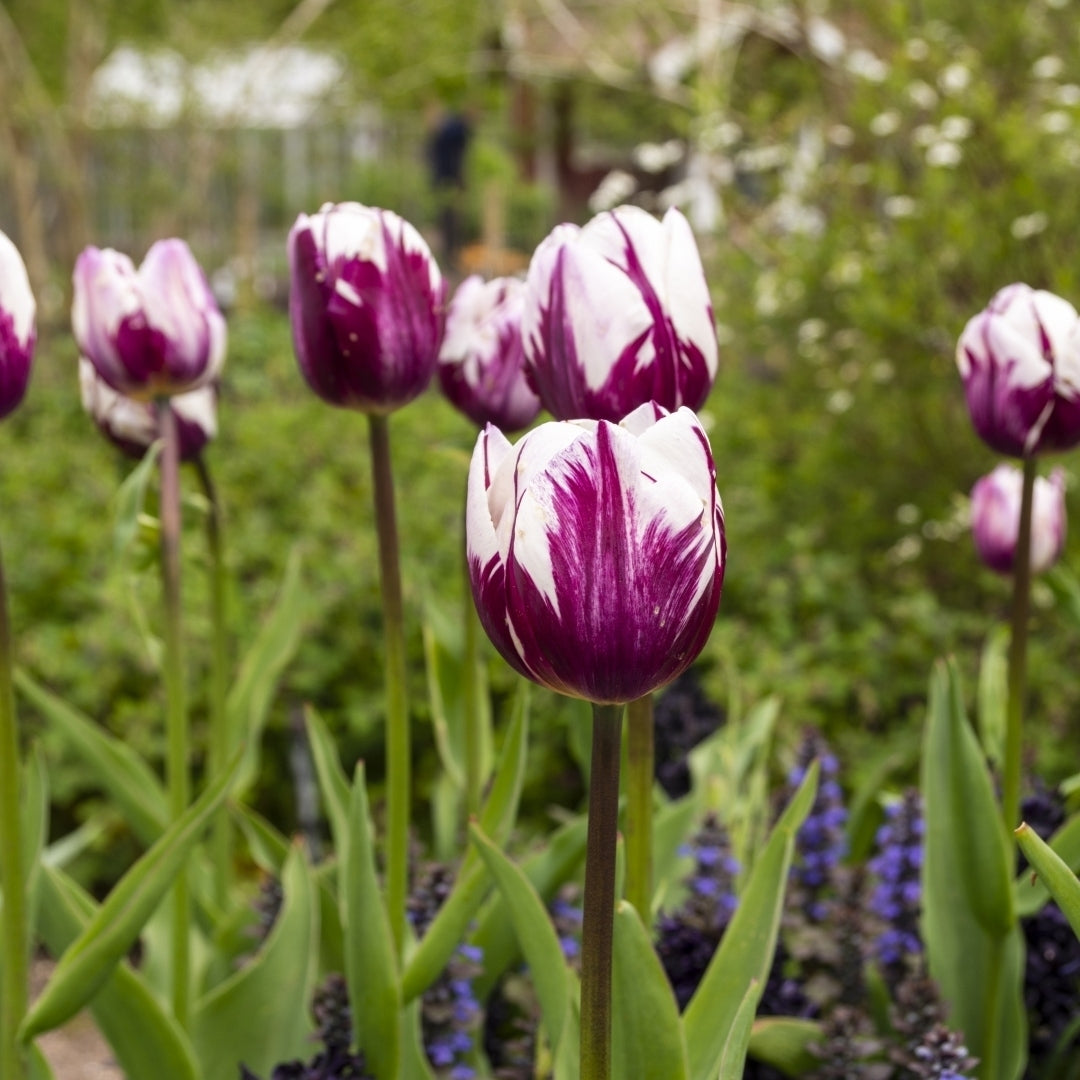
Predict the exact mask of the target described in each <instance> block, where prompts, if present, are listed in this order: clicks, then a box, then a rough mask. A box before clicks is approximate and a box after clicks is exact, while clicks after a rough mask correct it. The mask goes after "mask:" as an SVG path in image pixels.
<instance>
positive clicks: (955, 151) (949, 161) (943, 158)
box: [926, 140, 964, 169]
mask: <svg viewBox="0 0 1080 1080" xmlns="http://www.w3.org/2000/svg"><path fill="white" fill-rule="evenodd" d="M963 156H964V154H963V151H962V150H961V149H960V147H959V146H957V145H956V143H954V142H948V141H947V140H942V141H941V142H936V143H934V144H933V145H932V146H929V147H928V148H927V150H926V164H927V165H932V166H934V167H935V168H941V169H951V168H954V167H955V166H957V165H959V164H960V161H961V159H962V158H963Z"/></svg>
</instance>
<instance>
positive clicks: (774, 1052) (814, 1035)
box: [750, 1016, 822, 1076]
mask: <svg viewBox="0 0 1080 1080" xmlns="http://www.w3.org/2000/svg"><path fill="white" fill-rule="evenodd" d="M821 1039H822V1031H821V1025H820V1024H817V1023H815V1022H814V1021H813V1020H797V1019H794V1018H792V1017H787V1016H764V1017H761V1018H760V1019H758V1020H755V1021H754V1026H753V1028H752V1029H751V1031H750V1057H752V1058H753V1059H754V1060H755V1061H760V1062H762V1064H764V1065H771V1066H772V1067H773V1068H774V1069H779V1070H780V1071H781V1072H782V1073H783V1074H784V1075H785V1076H805V1075H807V1074H808V1073H811V1072H813V1071H814V1069H815V1068H817V1066H818V1065H820V1064H821V1059H820V1058H818V1057H817V1056H815V1055H814V1054H812V1053H810V1049H809V1048H810V1046H812V1045H813V1044H814V1043H817V1042H820V1041H821Z"/></svg>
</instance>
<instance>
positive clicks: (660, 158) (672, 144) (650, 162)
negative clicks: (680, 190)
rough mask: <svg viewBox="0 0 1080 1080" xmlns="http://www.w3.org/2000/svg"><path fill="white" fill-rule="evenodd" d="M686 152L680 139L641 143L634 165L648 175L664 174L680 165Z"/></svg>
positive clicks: (635, 150) (637, 149) (636, 148)
mask: <svg viewBox="0 0 1080 1080" xmlns="http://www.w3.org/2000/svg"><path fill="white" fill-rule="evenodd" d="M684 150H685V147H684V146H683V144H682V142H681V141H680V140H679V139H668V140H667V142H663V143H648V142H647V143H641V144H640V145H639V146H635V147H634V164H635V165H636V166H637V167H638V168H639V169H644V170H645V172H647V173H658V172H663V171H664V170H665V169H669V168H671V166H672V165H676V164H678V162H679V161H680V160H681V159H682V156H683V153H684ZM620 201H621V200H620ZM605 209H607V208H606V207H605Z"/></svg>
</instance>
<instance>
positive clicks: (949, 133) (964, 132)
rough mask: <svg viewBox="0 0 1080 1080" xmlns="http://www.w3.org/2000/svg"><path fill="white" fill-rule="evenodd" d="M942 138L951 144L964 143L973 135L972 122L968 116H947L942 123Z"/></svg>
mask: <svg viewBox="0 0 1080 1080" xmlns="http://www.w3.org/2000/svg"><path fill="white" fill-rule="evenodd" d="M940 131H941V137H942V138H943V139H949V140H950V141H951V142H963V141H964V139H966V138H967V137H968V136H969V135H970V134H971V120H970V119H969V118H968V117H966V116H946V117H945V119H944V120H942V121H941V128H940Z"/></svg>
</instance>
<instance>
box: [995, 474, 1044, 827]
mask: <svg viewBox="0 0 1080 1080" xmlns="http://www.w3.org/2000/svg"><path fill="white" fill-rule="evenodd" d="M1035 474H1036V459H1035V458H1033V457H1029V458H1025V459H1024V487H1023V493H1022V495H1021V498H1020V528H1019V532H1018V534H1017V538H1016V560H1015V562H1014V563H1013V607H1012V637H1011V639H1010V641H1009V699H1008V712H1007V713H1006V721H1005V762H1004V776H1003V777H1002V785H1001V787H1002V793H1001V817H1002V820H1003V822H1004V824H1005V831H1006V832H1007V833H1008V834H1009V836H1010V837H1011V836H1012V834H1013V829H1015V828H1016V826H1017V825H1019V824H1020V765H1021V758H1022V757H1023V752H1024V744H1023V732H1024V695H1025V692H1026V689H1027V639H1028V612H1029V610H1030V606H1031V507H1032V502H1033V500H1034V493H1035Z"/></svg>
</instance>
